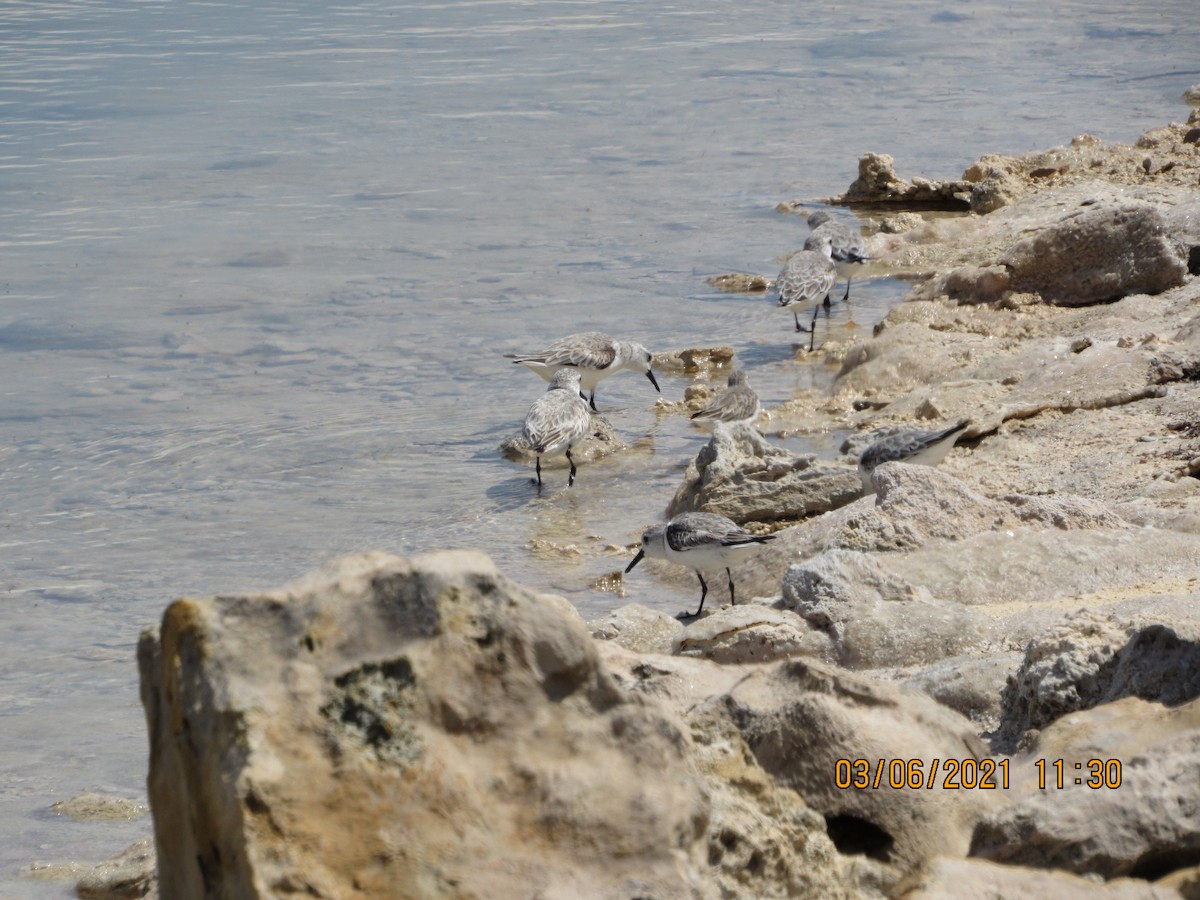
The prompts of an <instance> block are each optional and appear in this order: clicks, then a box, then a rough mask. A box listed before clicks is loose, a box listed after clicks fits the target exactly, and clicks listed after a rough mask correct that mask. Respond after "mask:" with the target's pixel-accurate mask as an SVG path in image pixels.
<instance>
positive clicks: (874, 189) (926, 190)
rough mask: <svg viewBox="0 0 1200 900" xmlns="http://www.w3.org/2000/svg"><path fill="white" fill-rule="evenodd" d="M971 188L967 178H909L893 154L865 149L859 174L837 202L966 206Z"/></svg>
mask: <svg viewBox="0 0 1200 900" xmlns="http://www.w3.org/2000/svg"><path fill="white" fill-rule="evenodd" d="M970 190H971V185H970V183H968V182H966V181H930V180H928V179H925V178H920V177H917V178H913V179H912V181H905V180H904V179H902V178H900V177H899V176H898V175H897V174H896V166H895V160H893V159H892V157H891V156H889V155H887V154H886V153H865V154H863V155H862V156H861V157H859V160H858V178H856V179H855V180H854V182H853V183H852V184H851V185H850V187H849V188H847V189H846V193H845V194H843V195H842V196H841V197H839V198H837V202H838V203H875V204H879V203H887V204H896V205H898V206H902V207H909V208H918V207H935V208H944V209H965V208H966V207H967V206H968V202H967V199H966V198H967V196H968V193H969V192H970Z"/></svg>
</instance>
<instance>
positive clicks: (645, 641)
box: [588, 603, 684, 653]
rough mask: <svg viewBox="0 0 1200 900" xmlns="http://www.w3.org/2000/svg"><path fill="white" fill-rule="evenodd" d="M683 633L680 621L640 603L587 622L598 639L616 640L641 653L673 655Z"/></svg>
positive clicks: (623, 607) (623, 645)
mask: <svg viewBox="0 0 1200 900" xmlns="http://www.w3.org/2000/svg"><path fill="white" fill-rule="evenodd" d="M683 630H684V629H683V623H682V622H680V621H679V620H678V619H676V618H674V617H672V616H668V615H667V614H666V613H664V612H659V611H658V610H655V609H650V608H648V607H645V606H642V604H640V603H628V604H626V605H625V606H622V607H620V608H619V609H614V610H613V611H612V612H610V613H609V614H608V615H606V616H604V617H603V618H602V619H597V620H596V621H594V622H589V623H588V631H589V632H591V635H592V637H594V638H595V639H596V640H599V641H615V642H616V643H618V644H620V645H621V646H622V647H626V648H628V649H630V650H636V651H638V652H639V653H670V652H671V648H672V647H673V646H674V645H675V641H676V640H677V639H678V637H679V636H680V634H682V632H683Z"/></svg>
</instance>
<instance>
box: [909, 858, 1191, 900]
mask: <svg viewBox="0 0 1200 900" xmlns="http://www.w3.org/2000/svg"><path fill="white" fill-rule="evenodd" d="M895 896H896V897H898V898H899V900H1003V898H1008V897H1037V898H1038V900H1179V895H1178V894H1177V893H1176V892H1175V891H1173V890H1171V889H1170V888H1167V887H1159V886H1156V885H1152V884H1147V883H1146V882H1145V881H1142V880H1141V879H1137V878H1117V879H1114V880H1113V881H1108V882H1097V881H1094V880H1092V879H1088V878H1080V877H1079V876H1078V875H1071V874H1069V873H1067V872H1054V871H1046V870H1043V869H1030V868H1026V867H1025V866H1014V865H1007V866H1002V865H998V864H996V863H993V862H988V861H987V860H982V859H951V858H949V857H945V856H941V857H938V858H937V859H935V860H933V862H931V863H930V864H929V865H928V866H926V867H925V868H924V869H922V870H921V872H920V873H918V875H916V876H914V877H913V878H912V879H911V880H910V881H907V882H905V883H904V884H903V885H901V886H900V888H899V889H898V890H897V892H896V894H895Z"/></svg>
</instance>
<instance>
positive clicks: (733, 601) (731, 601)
mask: <svg viewBox="0 0 1200 900" xmlns="http://www.w3.org/2000/svg"><path fill="white" fill-rule="evenodd" d="M725 574H726V575H728V576H729V603H730V605H731V606H737V600H736V599H734V596H733V573H732V572H730V571H729V566H726V567H725Z"/></svg>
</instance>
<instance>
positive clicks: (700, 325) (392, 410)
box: [0, 0, 1200, 898]
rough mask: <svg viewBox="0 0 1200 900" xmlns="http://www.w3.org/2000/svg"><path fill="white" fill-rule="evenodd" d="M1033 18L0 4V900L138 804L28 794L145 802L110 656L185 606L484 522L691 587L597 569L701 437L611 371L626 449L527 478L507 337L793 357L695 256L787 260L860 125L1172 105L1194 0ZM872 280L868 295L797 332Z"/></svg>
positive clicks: (481, 528) (514, 552)
mask: <svg viewBox="0 0 1200 900" xmlns="http://www.w3.org/2000/svg"><path fill="white" fill-rule="evenodd" d="M1053 12H1054V14H1053V15H1047V7H1046V5H1045V4H1044V3H1034V2H1024V0H1016V2H1005V3H983V4H971V5H970V6H964V5H962V4H950V3H946V4H936V3H927V2H919V0H907V2H906V0H888V2H886V3H885V2H881V0H880V2H876V0H866V2H860V3H858V4H854V5H845V4H795V3H790V2H782V0H779V2H770V0H747V2H741V3H737V4H732V3H727V2H717V0H708V2H688V3H681V4H661V5H652V4H636V3H626V2H616V0H577V2H562V0H559V2H519V0H487V2H454V3H441V2H432V0H430V2H418V3H396V4H386V3H355V2H346V3H337V4H333V5H326V4H324V3H315V2H299V0H298V2H293V3H271V2H268V3H260V4H241V3H224V2H192V3H170V2H156V0H146V2H133V0H127V2H108V0H94V2H57V3H55V2H44V3H43V2H29V3H6V4H2V5H0V548H2V551H3V554H2V557H0V590H2V591H3V593H2V594H0V896H7V897H22V898H24V897H39V898H40V897H63V896H68V895H69V892H70V883H69V882H62V881H59V882H39V881H31V880H29V879H27V878H25V877H24V876H23V875H22V874H21V870H22V868H23V867H28V866H29V865H30V864H31V863H32V862H34V861H37V862H39V863H43V864H44V863H56V862H65V861H69V860H79V861H85V862H88V863H91V862H95V861H98V860H99V859H102V858H104V857H106V856H108V855H110V854H111V853H114V852H116V851H118V850H120V849H122V848H123V847H124V846H125V845H126V844H127V843H128V842H130V841H132V840H134V839H136V838H138V837H141V836H144V835H148V834H149V833H150V828H151V826H150V823H149V820H148V819H144V820H141V821H138V822H133V823H126V824H117V825H113V824H91V823H83V824H75V823H71V822H69V821H65V820H62V819H59V818H58V817H55V816H53V815H51V814H49V813H48V811H47V810H48V807H49V806H50V804H52V803H53V802H55V801H57V800H60V799H64V798H66V797H69V796H71V795H73V794H75V793H78V792H80V791H84V790H95V791H100V792H104V793H113V794H118V795H122V796H127V797H132V798H141V799H144V796H145V791H144V778H145V765H146V738H145V731H144V723H143V719H142V713H141V708H140V706H139V703H138V699H137V675H136V667H135V662H134V647H135V642H136V639H137V635H138V632H139V631H140V630H141V629H142V628H143V627H145V626H147V625H149V624H152V623H154V622H156V621H157V619H158V618H159V616H160V615H161V612H162V610H163V608H164V607H165V606H166V604H167V603H168V602H169V601H170V600H172V599H173V598H175V597H178V596H182V595H208V594H213V593H217V592H229V591H243V590H256V589H261V588H268V587H273V586H277V585H279V584H281V583H283V582H285V581H286V580H288V579H290V578H293V577H295V576H298V575H300V574H302V573H304V572H305V571H307V570H309V569H312V568H314V567H316V566H318V565H319V564H321V563H323V562H325V561H326V560H328V559H330V558H332V557H335V556H338V555H340V554H344V553H348V552H352V551H356V550H363V549H386V550H392V551H395V552H399V553H405V554H407V553H412V552H418V551H423V550H428V549H435V548H443V547H475V548H481V549H483V550H485V551H487V552H488V553H490V554H491V555H492V556H493V557H494V558H495V559H496V560H497V561H498V563H499V564H500V566H501V568H502V569H503V570H504V571H505V572H507V573H508V574H510V575H511V576H513V577H515V578H516V579H518V580H520V581H522V582H525V583H527V584H530V585H531V586H535V587H537V588H540V589H545V590H552V591H557V592H561V593H563V594H565V595H566V596H568V597H570V598H571V599H572V600H573V601H574V602H575V603H576V604H577V606H578V607H579V608H580V609H581V611H583V612H584V614H585V615H587V616H589V617H591V616H595V615H600V614H602V613H604V612H606V611H608V610H609V609H611V608H613V607H615V606H617V605H619V604H621V603H623V602H627V601H629V600H637V601H640V602H644V603H647V604H648V605H651V606H656V607H659V608H662V609H664V610H667V611H670V612H675V611H678V610H679V609H682V608H684V606H685V605H687V604H688V603H690V602H692V601H694V599H695V598H694V596H693V595H694V590H695V589H694V586H693V584H692V582H691V579H690V576H687V578H686V579H685V580H683V581H681V582H680V583H679V584H675V583H665V582H662V581H659V580H658V579H656V578H655V577H654V575H653V573H650V572H647V571H640V570H639V572H638V577H637V578H636V580H633V581H632V583H631V585H630V593H629V595H628V597H627V598H626V599H624V600H622V599H621V598H617V597H614V596H613V595H611V594H605V593H601V592H598V591H595V590H592V589H591V588H590V587H589V585H590V584H591V583H592V582H593V581H594V580H595V579H596V578H597V577H599V576H600V575H602V574H604V573H606V572H611V571H614V570H616V569H617V568H619V567H621V566H622V565H623V563H624V562H625V560H626V558H627V556H621V555H619V554H615V553H612V552H607V553H606V552H605V551H604V549H603V548H604V547H605V546H606V545H610V544H611V545H625V544H628V543H630V542H632V541H634V540H635V539H636V537H637V535H638V533H639V532H640V529H641V528H642V527H643V526H644V525H645V524H647V523H649V522H652V521H654V520H656V519H657V518H658V517H659V516H660V515H661V513H662V510H663V508H664V506H665V504H666V502H667V501H668V499H669V498H670V496H671V495H672V493H673V492H674V490H675V489H676V487H677V486H678V484H679V481H680V475H681V472H682V468H683V466H684V464H685V463H686V462H687V460H688V459H690V458H691V457H692V456H693V455H694V454H695V452H696V450H697V449H698V448H699V447H700V446H701V444H702V442H703V440H704V439H703V437H702V436H701V435H700V434H699V433H698V432H694V431H692V430H690V428H689V426H688V425H687V423H686V422H685V421H684V420H683V419H679V418H674V419H672V418H664V419H662V420H659V419H658V418H656V416H655V414H654V412H653V408H652V407H653V401H654V399H655V395H654V393H653V390H652V388H651V387H650V385H649V384H648V383H647V382H646V380H645V379H643V378H641V377H639V376H637V375H634V374H631V373H630V374H622V375H620V376H617V377H615V378H613V379H611V380H609V381H606V382H604V384H603V385H602V386H601V391H600V398H599V402H600V405H601V409H602V411H603V412H604V413H605V414H606V415H608V416H609V417H610V419H611V420H612V421H613V423H614V425H615V426H616V427H617V429H618V431H619V432H620V433H621V434H622V435H623V436H624V438H625V439H626V442H627V443H628V444H630V445H631V447H632V449H631V450H630V451H629V452H628V453H625V454H622V455H620V456H618V457H615V458H611V459H609V460H606V461H604V462H602V463H599V464H594V465H587V466H583V467H581V469H580V476H579V481H578V482H577V485H576V487H575V488H574V489H572V490H571V491H570V492H566V491H562V490H559V489H557V481H558V480H560V476H562V477H561V480H562V481H565V475H563V473H562V472H561V470H552V471H551V473H550V477H549V480H550V484H551V489H549V490H547V491H545V492H544V493H543V494H542V496H541V497H538V496H537V495H536V493H535V492H534V490H533V488H532V485H531V483H530V480H529V479H530V472H529V471H528V470H526V469H525V468H523V467H521V466H518V465H515V464H512V463H509V462H506V461H504V460H503V459H501V458H500V457H499V455H498V454H497V453H496V450H495V448H496V445H497V444H498V443H499V441H500V440H501V439H502V438H503V437H504V436H506V435H507V434H509V433H511V432H512V431H514V430H515V429H516V428H517V427H519V424H520V422H521V420H522V418H523V416H524V412H525V410H526V409H527V408H528V405H529V404H530V403H531V402H532V400H533V399H534V398H535V397H536V396H537V395H538V394H539V393H540V392H541V391H542V390H543V388H544V384H543V383H542V382H541V381H540V380H538V379H537V378H536V377H535V376H533V375H531V374H530V373H527V372H524V371H522V370H519V369H517V368H516V367H514V366H512V365H511V364H510V363H509V362H508V361H506V360H504V359H502V357H501V354H502V353H505V352H512V351H517V350H530V349H536V348H538V347H539V346H541V345H542V344H544V343H546V342H547V341H548V340H550V339H553V338H555V337H558V336H561V335H563V334H567V333H570V332H573V331H581V330H586V329H593V328H594V329H600V330H605V331H609V332H611V333H613V334H616V335H618V336H623V337H629V338H635V339H638V340H641V341H642V342H644V343H645V344H647V345H648V346H649V347H650V348H651V350H657V349H668V348H676V347H684V346H691V345H697V344H706V343H712V342H719V343H728V344H732V345H733V346H734V347H735V348H736V349H737V350H738V354H739V358H740V360H741V362H742V363H743V364H744V365H745V366H746V367H747V368H748V369H750V371H751V376H752V381H753V383H754V384H755V386H756V387H757V388H758V390H759V392H760V394H761V395H762V396H763V399H764V402H765V403H767V404H772V403H777V402H779V401H782V400H785V399H788V398H790V397H791V396H792V395H793V392H795V391H796V390H797V389H800V388H806V387H811V386H814V385H816V386H820V385H824V384H827V383H828V379H829V377H830V372H829V371H827V370H825V369H824V368H822V367H821V366H820V365H819V364H816V363H811V362H810V363H807V364H804V363H801V364H797V363H794V362H793V361H792V343H793V338H794V335H793V334H791V333H789V331H788V329H789V328H790V322H791V318H790V316H789V315H788V314H786V313H782V314H781V313H779V312H778V311H776V310H774V309H773V308H772V305H771V303H770V302H769V301H768V300H767V299H765V298H763V297H761V296H759V297H749V296H737V295H722V294H717V293H716V292H714V291H713V290H711V289H710V288H708V287H707V285H706V284H705V283H704V278H705V276H707V275H709V274H713V273H717V272H725V271H753V272H762V273H765V274H768V275H771V274H773V273H774V272H776V271H777V270H778V267H779V260H780V257H781V255H782V254H784V253H786V252H787V251H789V250H791V249H795V248H796V247H797V246H799V245H800V244H801V243H802V241H803V237H804V233H805V232H804V227H803V225H802V223H801V221H800V220H799V219H798V218H797V217H794V216H792V217H787V216H780V215H778V214H776V213H775V212H774V206H775V204H776V203H777V202H779V201H780V200H785V199H792V198H819V197H822V196H829V195H832V194H836V193H839V192H840V191H842V190H843V189H844V188H845V187H846V186H847V185H848V184H849V183H850V181H851V180H853V178H854V176H855V174H856V169H857V158H858V156H859V155H860V154H861V153H863V152H866V151H869V150H874V151H881V152H888V153H891V154H893V155H894V156H895V157H896V161H897V167H898V169H899V171H900V172H901V174H903V175H908V176H911V175H917V174H920V175H925V176H931V177H951V176H956V175H958V174H959V173H960V172H961V170H962V169H963V168H965V166H966V165H968V164H969V163H971V162H972V161H973V160H974V159H975V158H976V157H978V156H979V155H980V154H982V153H985V152H993V151H998V152H1023V151H1026V150H1031V149H1038V148H1042V147H1046V146H1052V145H1055V144H1060V143H1064V142H1066V141H1067V140H1069V139H1070V138H1071V137H1073V136H1074V135H1075V134H1078V133H1080V132H1083V131H1090V132H1092V133H1094V134H1097V135H1099V136H1101V137H1103V138H1105V139H1110V140H1126V141H1128V140H1132V139H1134V138H1136V136H1137V135H1138V134H1139V133H1140V132H1141V131H1143V130H1145V129H1147V128H1150V127H1153V126H1156V125H1159V124H1163V123H1165V122H1167V121H1169V120H1171V119H1175V120H1179V119H1181V118H1183V117H1185V116H1186V110H1185V109H1184V108H1183V106H1182V105H1181V103H1180V102H1179V100H1178V97H1179V95H1180V94H1181V92H1182V91H1183V90H1184V89H1185V88H1186V87H1187V86H1188V85H1190V84H1193V83H1195V82H1197V81H1200V71H1197V69H1198V68H1200V67H1198V66H1197V61H1196V58H1195V48H1196V47H1197V46H1198V41H1197V38H1198V37H1200V20H1197V18H1196V16H1195V8H1194V2H1193V0H1178V2H1162V3H1149V4H1142V5H1140V6H1138V5H1133V4H1128V3H1126V2H1115V0H1113V2H1101V3H1094V2H1089V3H1083V2H1062V3H1057V4H1054V5H1053ZM903 293H904V288H903V286H900V285H897V284H893V283H890V282H887V281H875V282H871V283H867V282H862V283H860V286H859V287H857V288H856V297H857V300H856V306H855V309H854V313H853V318H851V317H850V316H848V315H846V314H845V313H842V314H841V315H840V316H839V318H837V319H836V320H835V321H834V323H833V331H832V332H831V333H832V334H833V336H835V337H837V336H841V337H845V336H846V335H848V334H851V333H853V331H854V330H855V327H856V326H857V329H858V330H860V331H861V330H862V329H864V328H868V327H869V326H870V324H871V323H872V322H873V321H875V320H876V319H878V317H879V316H880V315H882V313H883V312H884V311H885V310H886V308H887V307H888V306H889V305H890V304H892V303H894V302H896V300H897V299H898V298H899V297H900V296H902V295H903ZM660 381H661V383H662V387H663V392H664V394H665V395H666V396H668V397H672V398H677V397H679V396H680V395H681V394H682V392H683V389H684V387H686V384H687V382H686V381H685V380H684V379H682V378H680V377H669V376H668V377H660ZM794 446H795V449H796V450H798V451H799V450H808V449H814V450H816V451H817V452H821V453H825V454H832V453H833V452H834V440H833V438H832V437H830V438H827V439H824V440H823V439H821V438H814V439H812V440H811V441H809V442H807V443H799V442H796V443H794ZM542 541H547V542H550V543H553V544H558V545H574V546H575V547H576V548H577V550H578V555H575V554H572V553H567V554H556V553H553V552H546V551H544V550H539V549H536V548H538V547H541V546H542V544H540V543H539V542H542Z"/></svg>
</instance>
